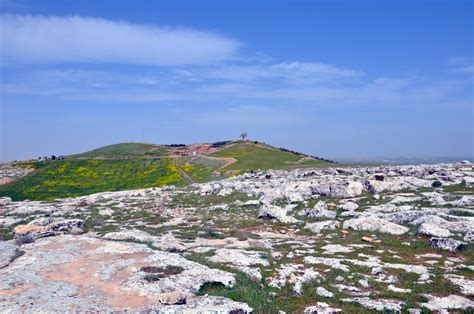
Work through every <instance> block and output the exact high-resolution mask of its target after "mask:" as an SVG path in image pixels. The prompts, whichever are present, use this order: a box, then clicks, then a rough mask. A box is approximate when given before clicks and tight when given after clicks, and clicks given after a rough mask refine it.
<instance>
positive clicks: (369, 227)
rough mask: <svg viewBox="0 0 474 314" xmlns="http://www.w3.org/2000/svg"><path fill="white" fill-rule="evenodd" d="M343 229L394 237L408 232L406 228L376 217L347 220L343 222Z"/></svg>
mask: <svg viewBox="0 0 474 314" xmlns="http://www.w3.org/2000/svg"><path fill="white" fill-rule="evenodd" d="M343 228H344V229H354V230H360V231H378V232H382V233H389V234H394V235H400V234H404V233H407V232H408V230H409V229H408V228H407V227H403V226H400V225H397V224H394V223H393V222H389V221H387V220H385V219H382V218H378V217H376V216H367V217H360V218H353V219H348V220H346V221H345V222H344V224H343Z"/></svg>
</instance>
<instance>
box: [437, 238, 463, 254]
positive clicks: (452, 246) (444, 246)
mask: <svg viewBox="0 0 474 314" xmlns="http://www.w3.org/2000/svg"><path fill="white" fill-rule="evenodd" d="M428 245H429V246H431V247H433V248H436V249H441V250H446V251H461V250H464V249H465V248H466V247H467V243H465V242H462V241H458V240H453V239H449V238H448V239H445V238H436V237H433V238H431V239H430V240H429V241H428Z"/></svg>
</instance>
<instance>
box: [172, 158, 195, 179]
mask: <svg viewBox="0 0 474 314" xmlns="http://www.w3.org/2000/svg"><path fill="white" fill-rule="evenodd" d="M174 166H175V168H176V169H177V170H178V172H179V174H180V175H181V176H182V177H183V179H184V180H186V181H189V182H190V183H196V182H195V181H194V180H193V178H191V177H190V176H189V175H188V174H187V173H186V172H185V171H184V170H183V169H181V168H180V167H179V166H178V158H177V157H175V158H174Z"/></svg>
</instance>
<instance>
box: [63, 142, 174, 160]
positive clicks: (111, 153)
mask: <svg viewBox="0 0 474 314" xmlns="http://www.w3.org/2000/svg"><path fill="white" fill-rule="evenodd" d="M163 154H166V148H165V147H163V146H161V145H154V144H145V143H119V144H113V145H108V146H104V147H100V148H97V149H94V150H91V151H88V152H85V153H81V154H77V155H71V156H69V158H78V159H89V158H103V159H110V158H133V157H145V156H162V155H163Z"/></svg>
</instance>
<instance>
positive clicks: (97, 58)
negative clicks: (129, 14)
mask: <svg viewBox="0 0 474 314" xmlns="http://www.w3.org/2000/svg"><path fill="white" fill-rule="evenodd" d="M0 29H1V37H2V39H1V41H2V44H1V47H2V48H1V53H2V58H3V59H4V60H3V61H4V62H5V61H6V62H20V63H58V62H91V63H123V64H144V65H158V66H170V65H189V64H211V63H218V62H221V61H224V60H230V59H233V58H235V57H236V55H237V52H238V49H239V46H240V43H239V42H237V41H235V40H233V39H230V38H228V37H225V36H222V35H219V34H215V33H211V32H206V31H199V30H195V29H191V28H168V27H158V26H144V25H135V24H130V23H127V22H123V21H111V20H106V19H99V18H88V17H81V16H70V17H57V16H31V15H11V14H5V15H1V16H0Z"/></svg>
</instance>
